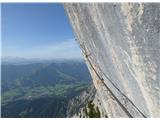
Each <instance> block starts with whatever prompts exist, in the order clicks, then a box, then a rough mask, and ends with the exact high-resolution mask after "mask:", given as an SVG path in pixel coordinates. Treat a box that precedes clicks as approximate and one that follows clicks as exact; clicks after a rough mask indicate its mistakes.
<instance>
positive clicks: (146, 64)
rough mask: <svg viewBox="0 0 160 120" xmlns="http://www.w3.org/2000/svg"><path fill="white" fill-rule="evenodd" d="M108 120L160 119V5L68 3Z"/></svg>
mask: <svg viewBox="0 0 160 120" xmlns="http://www.w3.org/2000/svg"><path fill="white" fill-rule="evenodd" d="M64 7H65V10H66V13H67V15H68V17H69V19H70V22H71V25H72V27H73V30H74V32H75V37H76V38H77V41H78V42H79V45H80V47H81V49H82V51H83V53H84V57H85V59H86V63H87V65H88V67H89V70H90V73H91V75H92V78H93V82H94V85H95V87H96V89H97V93H98V96H99V100H100V102H101V104H102V105H103V107H104V109H105V112H106V113H107V116H108V117H160V4H158V3H155V4H152V3H148V4H147V3H146V4H144V3H132V4H131V3H119V4H117V3H116V4H114V3H89V4H83V3H79V4H78V3H75V4H72V3H66V4H64Z"/></svg>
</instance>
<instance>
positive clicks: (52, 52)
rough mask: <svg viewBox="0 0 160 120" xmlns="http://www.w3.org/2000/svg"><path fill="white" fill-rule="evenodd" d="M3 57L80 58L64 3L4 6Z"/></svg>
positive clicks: (11, 4) (12, 4)
mask: <svg viewBox="0 0 160 120" xmlns="http://www.w3.org/2000/svg"><path fill="white" fill-rule="evenodd" d="M1 7H2V57H6V56H11V57H24V58H42V59H54V58H66V59H72V58H76V59H77V58H78V59H79V58H81V52H80V49H79V47H78V45H77V43H76V42H75V40H74V35H73V31H72V28H71V26H70V24H69V21H68V18H67V16H66V15H65V11H64V8H63V6H62V4H55V3H10V4H7V3H5V4H2V6H1Z"/></svg>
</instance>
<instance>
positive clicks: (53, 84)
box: [1, 59, 91, 117]
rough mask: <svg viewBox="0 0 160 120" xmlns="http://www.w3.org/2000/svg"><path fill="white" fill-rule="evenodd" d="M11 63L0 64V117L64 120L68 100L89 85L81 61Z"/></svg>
mask: <svg viewBox="0 0 160 120" xmlns="http://www.w3.org/2000/svg"><path fill="white" fill-rule="evenodd" d="M15 61H16V59H14V60H12V62H10V61H8V62H5V61H3V62H2V65H1V72H2V82H1V84H2V97H1V98H2V101H1V102H2V109H1V111H2V112H1V116H2V117H65V116H66V112H67V111H66V107H65V106H66V105H67V104H68V102H69V100H70V99H72V98H73V97H75V96H76V95H78V94H80V93H81V92H82V91H84V90H85V89H86V88H87V87H88V86H90V84H91V77H90V74H89V72H88V69H87V67H86V65H85V63H84V62H83V61H81V60H79V61H76V60H66V61H65V60H59V61H58V60H55V61H54V60H53V61H52V62H51V61H50V62H44V61H42V62H40V61H39V62H37V63H36V62H35V63H33V62H30V63H29V62H28V63H27V62H26V60H24V59H23V60H20V59H18V61H23V62H21V63H20V62H17V63H16V64H15ZM30 61H31V60H30ZM19 63H20V64H19ZM22 63H23V64H22ZM24 63H25V64H24ZM26 63H27V64H26Z"/></svg>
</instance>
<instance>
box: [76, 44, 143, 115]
mask: <svg viewBox="0 0 160 120" xmlns="http://www.w3.org/2000/svg"><path fill="white" fill-rule="evenodd" d="M79 45H80V48H81V50H82V52H83V54H84V55H85V57H86V59H87V60H88V63H89V65H90V66H91V68H92V69H93V70H94V72H95V73H96V75H97V77H98V78H99V79H100V80H101V81H102V83H103V84H104V85H105V87H106V88H107V89H108V90H109V92H110V93H111V94H112V96H113V97H114V98H115V100H116V101H117V102H118V103H119V105H120V106H121V108H122V109H123V110H124V111H125V112H126V114H127V115H128V116H129V117H133V116H132V115H131V114H130V113H129V112H128V110H127V109H126V108H125V107H124V106H123V104H122V103H121V102H120V101H119V100H118V98H117V97H116V96H115V95H114V93H113V92H112V91H111V90H110V88H109V87H108V86H107V85H106V84H105V82H104V79H103V78H102V77H101V76H100V75H99V74H98V72H97V71H96V70H95V68H94V67H93V65H92V63H91V61H90V59H89V56H90V55H91V53H90V54H87V50H86V48H85V46H84V44H80V43H79ZM98 69H99V70H100V72H101V73H102V74H103V75H104V76H105V77H106V78H107V79H108V80H109V81H110V83H111V84H112V85H113V86H114V87H115V88H116V89H117V90H118V91H119V92H120V93H121V94H122V96H124V97H125V98H126V99H127V100H128V101H129V102H130V103H131V104H132V105H133V106H134V107H135V108H136V109H137V110H138V112H139V113H140V114H141V115H142V116H143V117H144V118H146V116H145V115H144V114H143V113H142V112H141V111H140V110H139V109H138V107H137V106H136V105H135V104H134V103H133V102H132V101H131V100H130V99H129V98H128V97H127V96H126V95H125V94H124V93H123V92H122V91H121V90H120V89H119V88H118V87H116V85H115V84H114V83H113V82H112V80H111V79H110V78H109V77H108V76H107V75H106V74H104V73H103V72H102V70H101V69H100V67H98Z"/></svg>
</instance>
